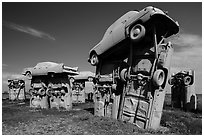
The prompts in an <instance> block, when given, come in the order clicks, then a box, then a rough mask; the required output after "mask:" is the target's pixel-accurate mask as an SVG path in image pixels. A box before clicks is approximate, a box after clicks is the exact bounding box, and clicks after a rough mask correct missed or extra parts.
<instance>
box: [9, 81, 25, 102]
mask: <svg viewBox="0 0 204 137" xmlns="http://www.w3.org/2000/svg"><path fill="white" fill-rule="evenodd" d="M8 88H9V100H11V101H14V100H21V101H23V100H25V99H26V96H25V81H24V80H22V79H9V80H8Z"/></svg>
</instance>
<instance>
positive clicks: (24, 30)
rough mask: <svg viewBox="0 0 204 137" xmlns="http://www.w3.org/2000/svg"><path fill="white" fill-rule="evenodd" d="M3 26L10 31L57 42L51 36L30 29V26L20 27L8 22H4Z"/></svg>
mask: <svg viewBox="0 0 204 137" xmlns="http://www.w3.org/2000/svg"><path fill="white" fill-rule="evenodd" d="M3 26H5V27H7V28H9V29H13V30H16V31H20V32H24V33H27V34H29V35H32V36H35V37H39V38H44V39H49V40H55V38H54V37H53V36H51V35H50V34H48V33H45V32H42V31H39V30H36V29H34V28H31V27H28V26H22V25H18V24H15V23H12V22H8V21H3Z"/></svg>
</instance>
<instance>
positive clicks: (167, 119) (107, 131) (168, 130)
mask: <svg viewBox="0 0 204 137" xmlns="http://www.w3.org/2000/svg"><path fill="white" fill-rule="evenodd" d="M93 111H94V109H93V102H87V103H84V104H74V106H73V110H71V111H65V110H60V111H59V110H56V109H49V110H42V109H32V108H30V107H29V102H26V103H25V104H16V103H10V102H9V101H8V100H6V101H3V104H2V134H3V135H30V134H32V135H39V134H40V135H41V134H49V135H138V134H142V135H144V134H177V135H180V134H184V135H188V134H199V135H201V134H202V114H201V112H200V111H199V112H195V113H192V112H183V111H181V110H175V109H172V108H170V107H168V105H167V106H165V107H164V111H163V115H162V119H161V124H160V125H161V128H160V129H158V130H142V129H138V128H137V127H136V126H135V125H133V124H131V123H125V122H123V121H119V120H114V119H111V118H106V117H98V116H94V115H93Z"/></svg>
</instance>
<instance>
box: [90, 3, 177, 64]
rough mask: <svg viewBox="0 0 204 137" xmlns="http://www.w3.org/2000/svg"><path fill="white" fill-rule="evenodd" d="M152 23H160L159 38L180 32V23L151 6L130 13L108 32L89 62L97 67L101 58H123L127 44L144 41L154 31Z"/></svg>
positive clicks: (117, 21)
mask: <svg viewBox="0 0 204 137" xmlns="http://www.w3.org/2000/svg"><path fill="white" fill-rule="evenodd" d="M152 23H158V24H157V25H156V26H157V32H159V33H157V36H159V37H163V36H165V37H169V36H171V35H173V34H176V33H177V32H178V31H179V25H178V23H177V22H175V21H174V20H173V19H171V18H170V17H169V16H168V15H167V14H166V13H165V12H163V11H162V10H160V9H158V8H155V7H152V6H149V7H146V8H144V9H143V10H141V11H129V12H127V13H126V14H124V15H123V16H122V17H120V18H119V19H118V20H116V21H115V22H114V23H113V24H112V25H111V26H110V27H109V28H108V29H107V30H106V32H105V34H104V36H103V38H102V40H101V41H100V42H99V43H98V44H97V45H96V46H95V47H93V48H92V49H91V50H90V52H89V58H88V62H90V63H91V65H93V66H96V65H97V64H98V62H99V60H100V58H105V57H107V56H108V55H110V56H111V58H113V57H114V55H115V56H118V57H119V56H120V57H121V58H122V57H123V56H125V54H124V51H128V49H129V46H128V45H130V44H127V43H130V42H132V43H138V42H139V41H141V40H142V39H144V38H145V36H146V35H148V33H149V32H150V31H152V29H153V28H151V26H152V25H151V24H152ZM167 30H168V33H167V34H166V32H167ZM113 51H114V53H113ZM116 51H117V52H116ZM110 56H109V58H110ZM118 57H117V58H118ZM120 57H119V58H120Z"/></svg>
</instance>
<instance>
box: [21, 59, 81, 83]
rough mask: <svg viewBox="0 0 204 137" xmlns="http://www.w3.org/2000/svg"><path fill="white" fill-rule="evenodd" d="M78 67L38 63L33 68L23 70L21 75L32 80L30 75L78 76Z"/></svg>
mask: <svg viewBox="0 0 204 137" xmlns="http://www.w3.org/2000/svg"><path fill="white" fill-rule="evenodd" d="M77 71H78V67H75V68H73V67H68V66H65V65H64V64H63V63H55V62H40V63H38V64H37V65H36V66H35V67H29V68H25V69H24V70H23V72H22V75H25V76H27V77H28V78H29V79H32V75H48V74H53V73H71V74H75V75H78V72H77Z"/></svg>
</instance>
